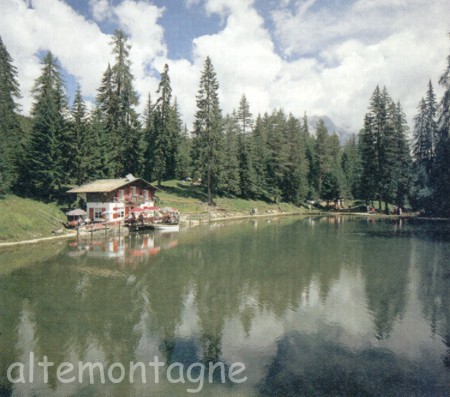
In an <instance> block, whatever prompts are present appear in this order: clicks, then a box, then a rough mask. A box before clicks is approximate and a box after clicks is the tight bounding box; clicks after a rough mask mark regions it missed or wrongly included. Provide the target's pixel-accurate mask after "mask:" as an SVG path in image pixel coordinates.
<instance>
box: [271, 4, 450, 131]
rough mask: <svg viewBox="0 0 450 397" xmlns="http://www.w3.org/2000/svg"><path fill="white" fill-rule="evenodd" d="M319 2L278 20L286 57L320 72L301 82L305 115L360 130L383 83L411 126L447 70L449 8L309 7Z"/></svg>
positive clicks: (281, 14) (287, 12) (300, 6)
mask: <svg viewBox="0 0 450 397" xmlns="http://www.w3.org/2000/svg"><path fill="white" fill-rule="evenodd" d="M313 3H315V2H314V1H311V0H309V1H299V2H298V3H297V9H296V11H295V12H293V11H291V10H290V9H287V8H285V9H283V10H281V11H280V10H277V11H274V13H273V20H274V22H275V24H276V35H277V38H278V39H279V40H280V42H281V43H282V48H283V49H284V52H285V53H286V54H287V55H296V56H297V57H298V58H299V59H304V57H305V56H308V57H311V58H312V59H314V60H315V62H314V65H315V66H314V67H315V68H316V71H315V73H313V75H312V76H311V72H313V70H310V73H309V75H308V77H307V78H306V77H305V78H302V77H301V76H298V80H296V82H297V83H298V85H301V86H302V87H303V89H304V91H306V92H307V93H309V95H310V96H309V98H308V99H307V100H306V102H307V104H308V105H309V106H307V110H308V111H309V112H310V113H315V112H317V113H319V112H323V114H327V115H328V116H330V117H331V118H332V119H333V120H335V121H337V122H338V123H340V124H341V125H347V126H348V127H350V128H352V129H353V130H354V131H357V130H358V129H359V128H360V127H361V126H362V118H363V115H364V113H365V112H366V109H367V104H368V100H369V97H370V95H371V94H372V92H373V90H374V88H375V86H376V85H377V84H380V85H381V86H383V85H386V87H387V88H388V91H389V92H390V93H391V95H392V96H393V97H394V99H395V100H400V101H401V102H402V105H403V106H404V108H405V110H406V113H407V116H408V118H409V121H411V119H412V117H413V116H414V113H415V109H416V106H417V103H418V101H419V99H420V97H421V96H422V95H423V94H424V92H425V90H426V84H427V82H428V79H430V78H431V79H432V80H433V81H434V84H435V86H436V85H437V83H436V82H437V79H438V76H439V74H440V72H441V70H442V69H443V67H444V62H445V57H446V54H448V40H447V34H446V33H447V32H448V30H449V28H450V24H449V22H448V18H447V16H448V13H449V11H450V10H449V4H448V1H447V0H437V1H434V2H426V1H422V0H409V1H405V0H376V1H375V0H358V1H355V2H353V3H349V2H348V3H347V2H342V3H340V4H341V5H342V6H341V7H340V8H337V9H336V8H334V9H331V8H327V7H324V6H322V7H317V4H315V7H314V8H311V6H312V5H313ZM335 4H339V3H335ZM302 57H303V58H302ZM296 63H297V61H292V62H290V66H289V67H288V69H289V68H291V67H292V65H295V64H296ZM318 65H319V67H318ZM312 82H314V83H312ZM313 84H314V85H316V84H317V85H316V91H315V92H314V89H313ZM319 114H320V113H319ZM410 124H411V123H410Z"/></svg>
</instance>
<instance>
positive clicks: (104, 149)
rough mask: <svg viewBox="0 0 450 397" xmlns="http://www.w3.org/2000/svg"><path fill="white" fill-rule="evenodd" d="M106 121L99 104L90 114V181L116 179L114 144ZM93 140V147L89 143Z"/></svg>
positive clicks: (88, 174) (88, 147) (88, 149)
mask: <svg viewBox="0 0 450 397" xmlns="http://www.w3.org/2000/svg"><path fill="white" fill-rule="evenodd" d="M105 119H106V116H105V114H104V113H103V111H102V110H101V109H100V107H99V104H97V106H96V107H95V109H94V110H93V111H92V112H91V114H90V117H89V123H88V136H87V141H88V143H87V145H86V146H87V147H86V151H87V152H88V153H89V154H88V155H87V158H88V159H89V158H90V159H91V162H89V166H88V170H89V171H88V173H87V176H88V179H89V180H95V179H103V178H112V177H114V169H115V167H114V163H113V161H114V158H113V156H114V151H113V142H112V141H111V135H110V134H109V131H108V129H107V128H108V127H107V124H108V123H107V120H105ZM91 140H92V145H91V144H90V143H89V142H91Z"/></svg>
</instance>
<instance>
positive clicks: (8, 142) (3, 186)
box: [0, 37, 21, 193]
mask: <svg viewBox="0 0 450 397" xmlns="http://www.w3.org/2000/svg"><path fill="white" fill-rule="evenodd" d="M18 98H20V91H19V83H18V81H17V69H16V67H15V66H14V65H13V60H12V58H11V56H10V55H9V53H8V51H7V49H6V47H5V45H4V44H3V41H2V38H1V37H0V141H1V145H0V193H1V192H5V191H8V190H9V189H10V188H11V186H12V185H13V183H14V182H15V180H16V178H17V161H18V156H19V153H18V149H17V148H20V139H21V136H20V135H21V134H20V124H19V119H18V116H17V113H16V112H17V110H18V104H17V102H16V100H17V99H18Z"/></svg>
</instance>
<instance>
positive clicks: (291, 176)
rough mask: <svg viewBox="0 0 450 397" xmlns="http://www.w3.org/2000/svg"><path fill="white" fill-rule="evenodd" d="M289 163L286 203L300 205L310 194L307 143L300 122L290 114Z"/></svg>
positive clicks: (288, 132) (287, 129)
mask: <svg viewBox="0 0 450 397" xmlns="http://www.w3.org/2000/svg"><path fill="white" fill-rule="evenodd" d="M286 127H287V128H286V134H287V145H288V148H287V149H288V162H287V169H286V174H285V180H284V183H283V198H284V200H285V201H288V202H292V203H294V204H296V205H300V203H302V202H303V201H304V200H305V198H306V197H307V194H308V190H309V188H308V170H309V164H308V162H307V159H306V142H305V136H304V134H303V133H302V132H303V131H302V128H301V126H300V123H299V121H298V120H297V119H296V118H295V117H294V116H293V115H292V114H290V115H289V117H288V120H287V126H286Z"/></svg>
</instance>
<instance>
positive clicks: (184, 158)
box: [175, 125, 192, 179]
mask: <svg viewBox="0 0 450 397" xmlns="http://www.w3.org/2000/svg"><path fill="white" fill-rule="evenodd" d="M191 151H192V139H191V137H190V136H189V133H188V129H187V127H186V125H185V126H184V128H183V131H182V133H181V136H180V145H179V149H178V153H177V160H176V170H175V174H176V177H177V178H178V179H186V178H188V177H191V175H192V159H191Z"/></svg>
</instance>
